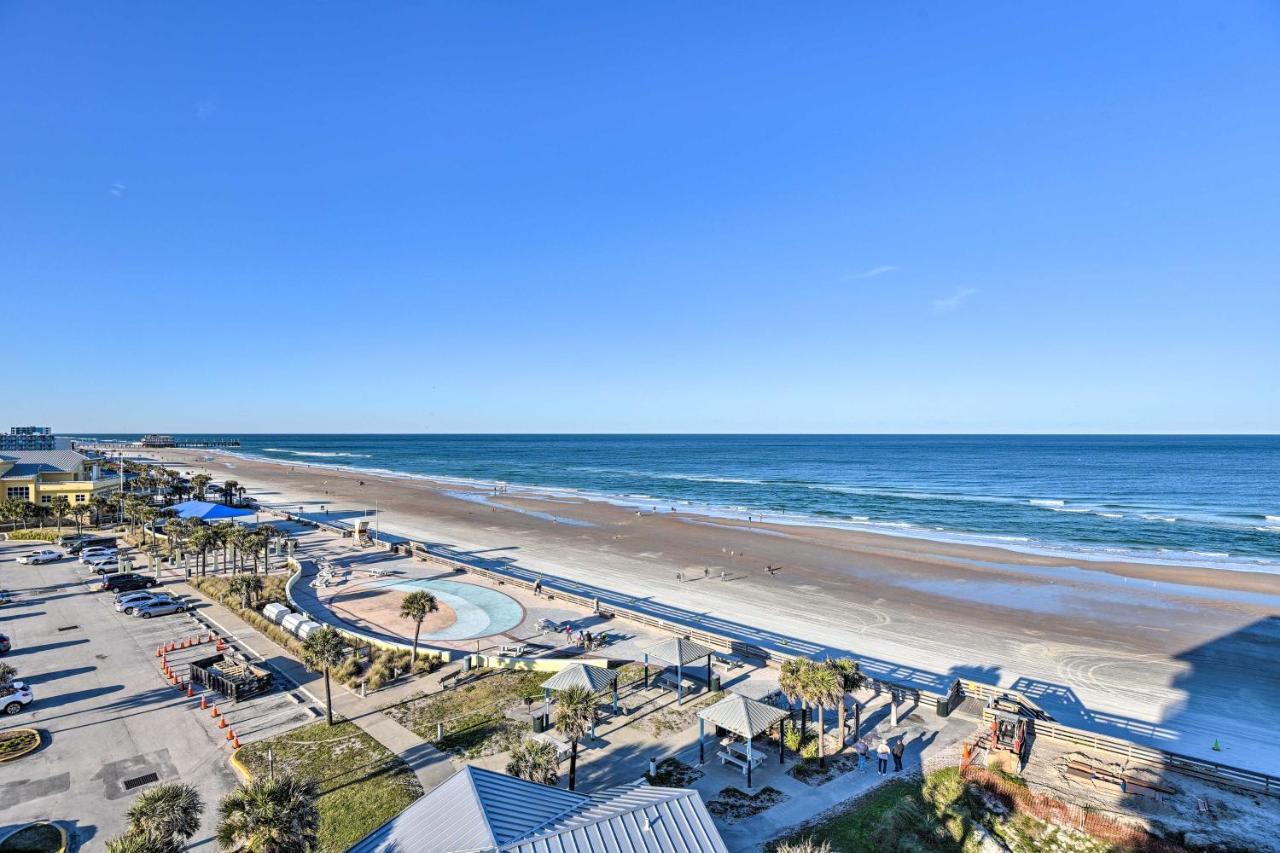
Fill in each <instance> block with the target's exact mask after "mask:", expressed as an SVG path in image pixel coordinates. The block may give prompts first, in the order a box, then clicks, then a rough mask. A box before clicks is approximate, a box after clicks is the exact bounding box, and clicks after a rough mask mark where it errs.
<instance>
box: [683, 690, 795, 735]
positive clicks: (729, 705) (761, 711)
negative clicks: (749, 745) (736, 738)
mask: <svg viewBox="0 0 1280 853" xmlns="http://www.w3.org/2000/svg"><path fill="white" fill-rule="evenodd" d="M698 716H699V717H701V718H702V719H704V720H706V721H707V722H708V723H714V724H715V725H717V726H719V727H720V728H722V729H728V730H729V731H731V732H733V733H734V734H736V735H742V736H743V737H745V738H752V737H755V736H756V735H758V734H760V733H761V732H767V731H769V729H771V728H773V727H774V726H776V725H777V724H778V721H779V720H782V719H784V718H785V717H786V716H787V712H786V711H784V710H783V709H782V708H775V707H774V706H773V705H768V704H766V703H764V702H760V701H758V700H756V699H748V698H747V697H746V696H743V695H741V694H739V693H729V694H728V695H726V696H725V697H724V698H723V699H721V700H720V701H719V702H717V703H716V704H714V705H712V706H711V707H710V708H703V709H702V710H701V711H699V712H698Z"/></svg>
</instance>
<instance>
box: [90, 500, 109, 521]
mask: <svg viewBox="0 0 1280 853" xmlns="http://www.w3.org/2000/svg"><path fill="white" fill-rule="evenodd" d="M89 507H90V508H91V509H92V510H93V521H94V523H95V524H96V523H98V521H99V519H101V518H102V514H103V513H105V512H106V511H107V510H108V509H110V508H111V501H110V500H108V499H107V496H106V495H93V496H92V497H90V498H89Z"/></svg>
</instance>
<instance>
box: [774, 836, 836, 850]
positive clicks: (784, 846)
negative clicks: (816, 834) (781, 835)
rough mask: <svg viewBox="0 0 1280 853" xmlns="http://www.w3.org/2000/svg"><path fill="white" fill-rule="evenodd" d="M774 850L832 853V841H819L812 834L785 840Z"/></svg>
mask: <svg viewBox="0 0 1280 853" xmlns="http://www.w3.org/2000/svg"><path fill="white" fill-rule="evenodd" d="M773 850H774V853H832V849H831V843H830V842H828V841H818V840H817V839H816V838H813V837H812V836H810V837H809V838H801V839H800V840H798V841H784V842H782V843H781V844H779V845H778V846H777V847H775V848H773Z"/></svg>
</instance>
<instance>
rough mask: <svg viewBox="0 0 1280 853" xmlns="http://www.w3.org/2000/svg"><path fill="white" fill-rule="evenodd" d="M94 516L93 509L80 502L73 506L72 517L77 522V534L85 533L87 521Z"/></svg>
mask: <svg viewBox="0 0 1280 853" xmlns="http://www.w3.org/2000/svg"><path fill="white" fill-rule="evenodd" d="M91 515H93V507H91V506H89V504H87V503H84V502H80V503H74V504H72V505H71V517H72V518H74V519H75V520H76V533H84V522H85V519H87V518H89V517H90V516H91Z"/></svg>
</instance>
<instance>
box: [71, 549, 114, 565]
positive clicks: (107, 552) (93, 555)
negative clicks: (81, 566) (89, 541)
mask: <svg viewBox="0 0 1280 853" xmlns="http://www.w3.org/2000/svg"><path fill="white" fill-rule="evenodd" d="M118 553H120V550H119V549H118V548H108V547H106V546H105V545H96V546H94V547H93V548H85V549H84V550H83V551H81V552H80V562H82V563H85V564H88V563H92V562H93V561H94V560H96V559H97V558H99V557H114V556H115V555H116V554H118Z"/></svg>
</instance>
